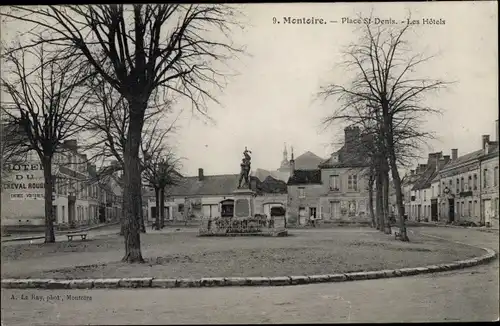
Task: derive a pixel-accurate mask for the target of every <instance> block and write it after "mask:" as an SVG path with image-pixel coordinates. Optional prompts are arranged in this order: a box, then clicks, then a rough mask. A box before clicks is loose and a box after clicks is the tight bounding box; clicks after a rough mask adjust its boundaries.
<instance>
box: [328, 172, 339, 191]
mask: <svg viewBox="0 0 500 326" xmlns="http://www.w3.org/2000/svg"><path fill="white" fill-rule="evenodd" d="M330 190H335V191H339V190H340V187H339V176H338V175H331V176H330Z"/></svg>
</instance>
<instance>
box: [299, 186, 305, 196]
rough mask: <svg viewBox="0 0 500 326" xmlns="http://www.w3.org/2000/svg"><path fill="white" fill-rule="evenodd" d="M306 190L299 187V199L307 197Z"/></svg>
mask: <svg viewBox="0 0 500 326" xmlns="http://www.w3.org/2000/svg"><path fill="white" fill-rule="evenodd" d="M305 192H306V188H304V187H299V198H304V197H305V196H306V193H305Z"/></svg>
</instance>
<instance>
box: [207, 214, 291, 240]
mask: <svg viewBox="0 0 500 326" xmlns="http://www.w3.org/2000/svg"><path fill="white" fill-rule="evenodd" d="M280 224H281V223H280ZM278 229H284V228H283V227H279V228H278ZM274 231H277V229H275V223H274V221H273V219H270V220H268V219H267V217H266V216H265V215H256V216H254V217H249V218H244V219H239V218H234V217H218V218H215V219H208V220H204V221H203V222H202V226H201V228H200V234H204V235H216V234H219V235H222V234H259V233H265V232H274Z"/></svg>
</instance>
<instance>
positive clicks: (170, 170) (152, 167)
mask: <svg viewBox="0 0 500 326" xmlns="http://www.w3.org/2000/svg"><path fill="white" fill-rule="evenodd" d="M145 157H147V158H148V160H147V161H146V165H145V168H144V179H145V180H146V181H147V182H148V184H149V185H150V186H151V187H152V188H153V189H154V191H155V202H156V216H155V227H156V229H157V230H159V229H161V228H163V227H164V225H165V188H166V187H167V186H172V185H176V184H178V182H179V181H180V178H181V174H180V173H179V170H180V160H179V159H178V158H176V157H175V154H174V153H173V152H172V151H171V150H169V149H168V148H165V147H162V148H159V149H158V150H156V151H153V152H151V153H146V154H145Z"/></svg>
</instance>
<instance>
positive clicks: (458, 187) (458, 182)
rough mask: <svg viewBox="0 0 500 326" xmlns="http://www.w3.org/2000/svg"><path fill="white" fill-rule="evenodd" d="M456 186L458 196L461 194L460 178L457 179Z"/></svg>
mask: <svg viewBox="0 0 500 326" xmlns="http://www.w3.org/2000/svg"><path fill="white" fill-rule="evenodd" d="M456 186H457V192H456V194H458V193H459V192H460V179H459V178H457V184H456Z"/></svg>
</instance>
